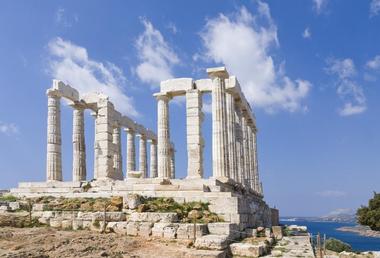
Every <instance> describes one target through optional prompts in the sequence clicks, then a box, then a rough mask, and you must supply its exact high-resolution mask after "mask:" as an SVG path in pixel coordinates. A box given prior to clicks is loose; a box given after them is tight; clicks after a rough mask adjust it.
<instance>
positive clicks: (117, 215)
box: [92, 211, 126, 221]
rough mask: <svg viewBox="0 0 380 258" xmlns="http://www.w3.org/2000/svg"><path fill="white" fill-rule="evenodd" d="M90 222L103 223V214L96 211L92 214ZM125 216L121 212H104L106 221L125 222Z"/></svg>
mask: <svg viewBox="0 0 380 258" xmlns="http://www.w3.org/2000/svg"><path fill="white" fill-rule="evenodd" d="M92 220H93V221H94V220H98V221H103V220H104V212H101V211H98V212H94V213H92ZM125 220H126V214H125V213H124V212H121V211H114V212H106V221H125Z"/></svg>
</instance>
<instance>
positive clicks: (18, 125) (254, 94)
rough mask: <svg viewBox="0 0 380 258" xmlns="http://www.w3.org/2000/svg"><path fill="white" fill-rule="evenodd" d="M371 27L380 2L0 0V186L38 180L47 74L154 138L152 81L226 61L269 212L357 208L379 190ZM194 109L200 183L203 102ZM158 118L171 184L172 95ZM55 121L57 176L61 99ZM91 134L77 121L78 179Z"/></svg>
mask: <svg viewBox="0 0 380 258" xmlns="http://www.w3.org/2000/svg"><path fill="white" fill-rule="evenodd" d="M379 32H380V1H379V0H368V1H354V0H345V1H343V0H340V1H338V0H335V1H333V0H310V1H304V0H294V1H262V2H260V1H223V2H222V1H216V0H215V1H80V2H78V1H1V3H0V35H1V36H0V90H1V91H0V92H1V94H0V188H10V187H14V186H16V185H17V182H19V181H41V180H44V179H45V155H46V147H45V146H46V113H47V105H46V104H47V100H46V96H45V91H46V89H47V88H48V87H50V85H51V80H52V79H53V78H57V79H62V80H64V81H66V82H69V83H70V84H72V85H73V86H74V87H76V88H78V89H79V90H80V92H81V94H85V93H86V92H90V91H102V92H104V93H106V94H109V95H110V97H111V100H113V101H114V103H115V105H116V107H117V108H118V109H119V110H120V111H122V112H123V113H125V114H128V115H130V116H132V117H133V118H134V119H136V120H137V121H138V122H140V123H142V124H144V125H145V126H146V127H149V128H152V129H154V130H156V101H155V99H154V98H153V97H152V94H153V93H155V92H157V91H158V90H159V89H158V85H159V81H161V80H166V79H169V78H174V77H192V78H195V79H198V78H206V77H207V74H206V72H205V69H206V68H207V67H213V66H219V65H225V66H227V69H228V70H229V72H230V74H233V75H236V76H237V77H238V79H239V81H240V83H241V85H242V87H243V90H244V93H245V95H246V97H247V99H248V100H249V102H250V103H251V104H252V106H253V107H254V110H255V113H256V117H257V124H258V128H259V135H258V147H259V162H260V163H259V167H260V174H261V178H262V181H263V185H264V193H265V199H266V200H267V201H268V203H269V204H270V205H271V206H273V205H275V206H276V207H278V208H280V210H281V214H282V215H326V214H329V213H330V212H333V211H347V210H350V209H351V210H352V209H356V208H357V207H358V206H360V205H361V204H366V202H367V199H368V198H369V197H370V196H371V195H372V191H376V190H377V191H380V189H379V182H380V159H379V153H380V151H379V149H380V136H379V133H378V132H379V131H380V116H379V112H380V101H379V100H380V88H379V82H380V33H379ZM204 104H205V105H204V111H205V114H206V117H205V121H204V124H203V132H204V137H205V138H206V148H205V171H206V172H205V173H206V176H209V175H210V174H211V171H210V169H211V139H210V138H211V115H210V113H209V105H210V96H204ZM170 116H171V117H170V118H171V120H170V122H171V125H170V126H171V134H172V140H173V142H174V143H175V145H176V149H177V152H176V167H177V176H178V177H183V176H185V171H186V162H187V160H186V149H185V108H184V100H183V99H181V98H180V99H178V100H177V99H176V100H175V101H173V102H172V103H171V104H170ZM62 119H63V122H62V132H63V159H64V161H63V170H64V179H65V180H70V178H71V162H72V157H71V156H72V149H71V148H72V146H71V130H72V111H71V109H70V108H69V107H67V106H66V105H64V104H63V105H62ZM93 130H94V122H93V119H92V117H91V116H90V114H89V113H86V143H87V156H88V161H87V164H88V169H89V170H90V172H89V175H88V177H89V178H91V176H92V158H93V151H92V148H93V137H94V132H93ZM125 138H126V137H125V135H124V134H123V136H122V140H123V142H124V143H125V142H126V139H125ZM123 151H124V153H125V144H124V145H123ZM124 162H125V161H124ZM124 167H125V164H124Z"/></svg>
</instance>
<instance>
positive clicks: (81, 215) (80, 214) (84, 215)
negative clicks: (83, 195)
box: [77, 211, 92, 221]
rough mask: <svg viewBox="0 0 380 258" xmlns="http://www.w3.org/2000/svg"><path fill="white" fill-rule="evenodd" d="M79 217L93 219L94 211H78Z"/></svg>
mask: <svg viewBox="0 0 380 258" xmlns="http://www.w3.org/2000/svg"><path fill="white" fill-rule="evenodd" d="M77 218H78V219H82V220H87V221H92V212H82V211H80V212H78V214H77Z"/></svg>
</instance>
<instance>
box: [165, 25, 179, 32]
mask: <svg viewBox="0 0 380 258" xmlns="http://www.w3.org/2000/svg"><path fill="white" fill-rule="evenodd" d="M167 28H168V29H169V30H170V31H171V32H172V33H173V34H177V33H178V29H177V26H175V24H174V23H172V22H169V24H168V25H167Z"/></svg>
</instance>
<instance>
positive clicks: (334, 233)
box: [280, 220, 380, 251]
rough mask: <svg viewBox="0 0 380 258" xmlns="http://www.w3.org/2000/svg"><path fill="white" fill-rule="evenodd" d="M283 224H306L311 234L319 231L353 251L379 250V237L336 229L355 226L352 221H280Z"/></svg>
mask: <svg viewBox="0 0 380 258" xmlns="http://www.w3.org/2000/svg"><path fill="white" fill-rule="evenodd" d="M280 223H281V224H283V225H299V226H306V227H307V228H308V231H309V232H310V233H312V234H313V235H317V234H318V233H320V234H321V235H322V237H323V234H326V238H329V237H333V238H336V239H339V240H341V241H343V242H346V243H348V244H350V245H351V247H352V249H353V250H355V251H380V238H376V237H365V236H360V235H358V234H355V233H352V232H343V231H338V230H336V229H337V228H340V227H350V226H355V225H356V224H354V223H342V222H315V221H307V220H296V221H283V220H281V221H280Z"/></svg>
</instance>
